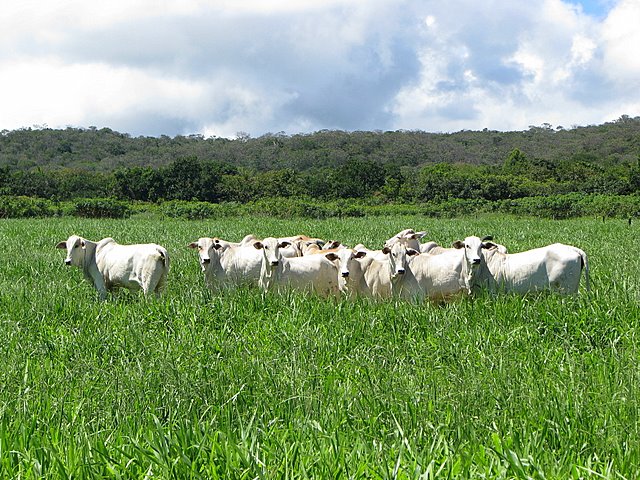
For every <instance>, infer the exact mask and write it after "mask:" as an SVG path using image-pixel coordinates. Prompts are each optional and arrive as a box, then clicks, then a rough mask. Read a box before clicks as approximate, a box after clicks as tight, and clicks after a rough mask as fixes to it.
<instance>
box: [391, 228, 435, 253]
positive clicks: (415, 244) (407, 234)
mask: <svg viewBox="0 0 640 480" xmlns="http://www.w3.org/2000/svg"><path fill="white" fill-rule="evenodd" d="M426 234H427V232H416V231H415V230H413V229H412V228H407V229H405V230H402V231H401V232H398V233H396V234H395V235H394V236H393V237H391V238H390V239H388V240H387V241H386V242H384V246H385V247H392V246H393V244H395V243H398V242H399V243H402V244H403V245H405V246H406V247H408V248H412V249H414V250H416V251H420V239H421V238H422V237H424V236H425V235H426Z"/></svg>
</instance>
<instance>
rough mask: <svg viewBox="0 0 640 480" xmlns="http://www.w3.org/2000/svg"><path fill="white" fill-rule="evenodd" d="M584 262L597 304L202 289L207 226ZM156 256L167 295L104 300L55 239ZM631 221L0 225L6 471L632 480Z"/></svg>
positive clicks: (636, 460) (634, 343)
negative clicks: (489, 238)
mask: <svg viewBox="0 0 640 480" xmlns="http://www.w3.org/2000/svg"><path fill="white" fill-rule="evenodd" d="M407 227H412V228H415V229H419V230H427V231H428V232H429V233H430V234H429V235H428V236H427V238H428V239H430V240H431V239H433V240H436V241H438V242H440V243H442V244H449V243H450V242H451V241H453V240H456V239H459V238H464V237H465V236H467V235H471V234H476V235H479V236H483V235H487V234H492V235H493V236H494V239H495V241H497V242H498V243H502V244H505V245H506V246H507V247H508V248H509V249H510V251H512V252H515V251H520V250H524V249H528V248H534V247H537V246H542V245H546V244H549V243H553V242H563V243H569V244H573V245H576V246H578V247H580V248H582V249H584V250H585V251H586V252H587V254H588V255H589V259H590V266H591V280H592V292H591V294H590V295H587V293H586V292H585V291H584V279H583V281H582V287H581V293H580V295H579V296H577V297H569V298H563V297H560V296H557V295H549V294H547V295H531V296H527V297H517V296H511V295H499V296H489V295H485V296H481V297H479V298H476V299H474V300H469V299H462V300H459V301H455V302H452V303H449V304H446V305H433V304H420V305H413V304H407V303H402V302H395V301H378V302H374V301H369V300H363V299H360V300H357V301H349V300H339V301H335V300H322V299H318V298H315V297H312V296H304V295H291V294H285V295H276V294H273V295H272V294H266V295H265V294H263V293H261V292H260V291H258V290H257V289H252V288H243V289H240V290H238V291H235V292H229V293H226V294H223V295H212V294H211V293H210V292H209V291H208V290H207V289H206V288H205V285H204V279H203V277H202V273H201V271H200V267H199V265H198V261H197V258H196V257H197V255H196V253H195V252H194V251H193V250H190V249H188V248H187V247H186V245H187V244H188V243H189V242H191V241H193V240H196V239H197V238H198V237H200V236H207V235H209V236H220V237H222V238H225V239H229V240H239V239H240V238H242V236H244V235H245V234H247V233H255V234H256V235H258V236H266V235H274V236H284V235H291V234H297V233H307V234H309V235H314V236H319V237H323V238H337V239H340V240H342V241H343V242H344V243H346V244H352V245H353V244H355V243H358V242H362V243H364V244H365V245H369V246H371V247H376V246H379V245H381V244H382V242H383V241H384V240H385V239H386V238H388V237H390V236H391V235H393V234H395V233H396V232H398V231H399V230H401V229H403V228H407ZM72 233H76V234H79V235H82V236H84V237H86V238H89V239H92V240H98V239H100V238H103V237H105V236H113V237H114V238H115V239H116V241H118V242H119V243H146V242H149V241H154V242H157V243H160V244H162V245H164V246H165V247H166V248H167V249H168V250H169V253H170V255H171V272H170V274H169V284H168V287H167V290H166V292H165V295H164V296H163V297H162V298H160V299H150V300H146V299H144V298H143V297H142V295H141V294H132V293H130V292H126V291H121V292H119V293H117V294H116V295H114V296H113V297H112V298H110V299H109V300H108V301H106V302H99V301H98V300H97V296H96V294H95V291H94V290H92V287H90V285H89V284H88V283H87V282H86V281H84V279H83V278H82V273H81V272H80V271H79V270H78V269H76V268H69V267H65V266H64V265H63V259H64V256H65V252H64V251H62V250H56V249H55V248H54V247H55V245H56V243H57V242H58V241H60V240H65V239H66V238H67V237H68V236H69V235H70V234H72ZM639 233H640V231H639V227H638V224H637V223H636V224H633V225H631V226H629V225H627V223H626V222H625V221H619V220H609V221H607V222H606V223H603V222H602V221H601V220H594V219H576V220H564V221H552V220H540V219H518V218H512V217H507V218H502V217H499V216H481V217H478V218H473V217H470V218H464V219H454V220H439V219H428V218H425V217H417V216H416V217H376V218H350V219H344V220H338V219H331V220H318V221H313V220H277V219H270V218H260V217H249V218H225V219H222V220H210V221H182V220H171V219H159V218H143V217H138V218H131V219H127V220H86V219H74V218H62V219H38V220H0V241H1V243H2V251H1V253H0V338H1V339H2V340H1V341H0V359H2V365H1V366H0V478H21V479H22V478H211V479H215V478H225V479H228V478H265V479H271V478H374V479H377V478H380V479H386V478H425V479H428V478H547V479H556V478H637V477H638V475H639V471H640V470H639V469H640V418H639V417H640V362H639V360H640V279H639V278H640V249H639V246H640V243H639V241H638V237H639Z"/></svg>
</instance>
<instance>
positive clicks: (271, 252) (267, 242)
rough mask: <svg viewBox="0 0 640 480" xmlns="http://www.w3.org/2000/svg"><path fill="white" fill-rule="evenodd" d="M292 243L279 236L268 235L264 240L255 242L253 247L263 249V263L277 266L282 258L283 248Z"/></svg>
mask: <svg viewBox="0 0 640 480" xmlns="http://www.w3.org/2000/svg"><path fill="white" fill-rule="evenodd" d="M289 245H291V242H289V241H286V240H283V241H280V240H278V239H277V238H273V237H267V238H265V239H264V240H262V241H256V242H253V247H254V248H256V249H258V250H262V256H263V264H264V265H267V266H270V267H277V266H278V265H279V264H280V261H281V260H282V254H281V253H280V249H281V248H285V247H288V246H289Z"/></svg>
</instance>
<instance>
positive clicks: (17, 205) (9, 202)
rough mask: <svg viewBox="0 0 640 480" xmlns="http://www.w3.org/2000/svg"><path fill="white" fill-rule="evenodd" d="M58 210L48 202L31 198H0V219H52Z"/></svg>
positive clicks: (3, 196) (9, 196)
mask: <svg viewBox="0 0 640 480" xmlns="http://www.w3.org/2000/svg"><path fill="white" fill-rule="evenodd" d="M60 214H61V213H60V209H59V208H58V207H56V206H54V204H53V203H52V202H51V201H50V200H44V199H41V198H32V197H21V196H18V197H14V196H11V195H2V196H0V218H21V217H53V216H57V215H60Z"/></svg>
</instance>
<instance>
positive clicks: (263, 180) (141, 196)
mask: <svg viewBox="0 0 640 480" xmlns="http://www.w3.org/2000/svg"><path fill="white" fill-rule="evenodd" d="M572 193H580V194H601V195H602V194H605V195H618V196H620V195H622V196H624V195H638V194H639V193H640V117H635V118H631V117H629V116H622V117H620V118H619V119H618V120H616V121H613V122H609V123H605V124H603V125H597V126H584V127H571V128H563V127H561V126H558V127H552V126H551V125H549V124H543V125H542V126H532V127H530V128H529V129H528V130H526V131H520V132H498V131H491V130H486V129H485V130H483V131H461V132H457V133H426V132H422V131H393V132H391V131H388V132H381V131H374V132H344V131H333V130H323V131H319V132H315V133H311V134H298V135H285V134H284V133H276V134H272V133H269V134H266V135H263V136H261V137H258V138H251V137H250V136H249V135H247V134H244V133H239V134H238V135H237V138H236V139H233V140H230V139H226V138H216V137H212V138H204V137H203V136H200V135H190V136H176V137H174V138H171V137H168V136H161V137H131V136H130V135H127V134H123V133H118V132H115V131H113V130H110V129H107V128H103V129H97V128H94V127H90V128H88V129H79V128H67V129H63V130H56V129H50V128H46V127H41V128H40V127H39V128H33V129H31V128H28V129H20V130H15V131H7V130H4V131H2V132H0V195H2V196H26V197H33V198H41V199H48V200H52V201H68V200H73V199H78V198H115V199H120V200H127V201H144V202H163V201H170V200H198V201H202V202H212V203H220V202H238V203H246V202H252V201H258V200H262V199H265V198H279V199H282V198H306V199H310V200H312V201H316V202H318V201H335V200H340V199H359V200H366V199H368V200H370V201H371V202H376V203H378V204H380V203H425V202H443V201H448V200H451V199H462V200H482V201H498V200H505V199H519V198H525V197H536V196H552V195H566V194H572Z"/></svg>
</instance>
